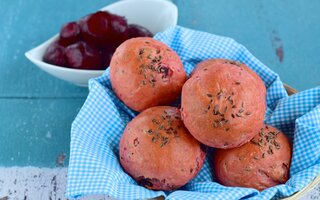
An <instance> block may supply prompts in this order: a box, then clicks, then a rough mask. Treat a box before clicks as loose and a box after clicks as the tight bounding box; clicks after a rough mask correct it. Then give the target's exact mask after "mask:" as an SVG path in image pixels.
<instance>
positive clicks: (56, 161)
mask: <svg viewBox="0 0 320 200" xmlns="http://www.w3.org/2000/svg"><path fill="white" fill-rule="evenodd" d="M112 2H114V1H111V0H103V1H85V0H78V1H72V0H63V1H62V0H47V1H38V0H28V1H25V0H15V1H11V0H1V1H0V13H1V17H0V119H1V120H0V166H2V167H12V166H35V167H49V168H54V167H57V166H59V167H60V166H67V164H68V158H69V142H70V126H71V123H72V121H73V119H74V118H75V116H76V114H77V113H78V111H79V109H80V108H81V106H82V104H83V102H84V101H85V98H86V96H87V94H88V89H87V88H82V87H77V86H74V85H71V84H69V83H66V82H63V81H61V80H58V79H56V78H53V77H51V76H50V75H48V74H46V73H45V72H43V71H40V70H39V69H38V68H37V67H35V66H34V65H33V64H32V63H30V62H29V61H28V60H27V59H26V58H25V57H24V52H26V51H27V50H29V49H31V48H33V47H35V46H37V45H38V44H40V43H42V42H43V41H45V40H46V39H48V38H49V37H51V36H52V35H54V34H55V33H57V32H58V30H59V29H60V27H61V25H62V24H63V23H65V22H67V21H71V20H76V19H78V18H80V17H82V16H84V15H86V14H87V13H90V12H94V11H95V10H97V9H99V8H101V7H103V6H105V5H107V4H109V3H112ZM173 2H174V3H175V4H176V5H177V6H178V9H179V21H178V24H179V25H182V26H185V27H190V28H194V29H199V30H203V31H207V32H210V33H214V34H218V35H224V36H229V37H232V38H234V39H235V40H237V41H238V42H240V43H242V44H243V45H244V46H246V47H247V48H248V49H249V50H250V51H251V52H252V53H253V54H254V55H255V56H256V57H257V58H259V59H260V60H261V61H262V62H263V63H265V64H266V65H267V66H269V67H270V68H271V69H273V70H274V71H275V72H277V73H278V74H279V75H280V77H281V79H282V80H283V81H284V82H285V83H287V84H289V85H291V86H292V87H294V88H296V89H298V90H305V89H308V88H312V87H315V86H318V85H320V78H319V77H320V53H319V52H320V51H319V49H320V37H319V36H320V25H319V21H320V14H319V10H320V1H318V0H309V1H304V0H295V1H292V0H283V1H278V0H268V1H263V0H246V1H243V0H241V1H234V0H189V1H186V0H175V1H173ZM0 179H1V177H0ZM0 181H1V180H0ZM0 183H1V182H0ZM0 186H1V184H0ZM0 189H1V187H0ZM0 194H1V193H0ZM0 198H1V195H0Z"/></svg>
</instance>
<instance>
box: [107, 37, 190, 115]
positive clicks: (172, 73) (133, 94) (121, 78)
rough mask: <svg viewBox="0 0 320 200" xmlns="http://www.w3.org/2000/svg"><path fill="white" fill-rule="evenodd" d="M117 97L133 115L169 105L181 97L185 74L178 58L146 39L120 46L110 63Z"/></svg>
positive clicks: (172, 52)
mask: <svg viewBox="0 0 320 200" xmlns="http://www.w3.org/2000/svg"><path fill="white" fill-rule="evenodd" d="M110 79H111V83H112V88H113V90H114V92H115V93H116V95H117V96H118V97H119V99H121V100H122V101H123V102H124V103H125V104H126V105H127V106H128V107H130V108H131V109H133V110H135V111H143V110H144V109H146V108H150V107H152V106H157V105H169V104H171V103H172V102H173V101H175V100H176V99H177V97H178V96H179V95H180V93H181V89H182V85H183V84H184V82H185V81H186V72H185V70H184V68H183V65H182V63H181V60H180V58H179V56H178V55H177V54H176V53H175V52H174V51H173V50H172V49H170V48H169V47H168V46H167V45H165V44H164V43H162V42H159V41H157V40H155V39H152V38H149V37H140V38H133V39H129V40H127V41H125V42H124V43H122V44H121V45H120V46H119V47H118V48H117V50H116V51H115V53H114V55H113V56H112V59H111V63H110Z"/></svg>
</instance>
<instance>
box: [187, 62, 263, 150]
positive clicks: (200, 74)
mask: <svg viewBox="0 0 320 200" xmlns="http://www.w3.org/2000/svg"><path fill="white" fill-rule="evenodd" d="M265 111H266V88H265V86H264V84H263V82H262V80H261V79H260V78H259V76H258V75H256V74H255V73H254V72H253V71H252V70H251V69H250V68H249V67H247V66H246V65H244V64H240V63H238V62H235V61H230V60H224V59H215V60H207V61H203V62H201V63H200V64H198V66H197V68H196V69H195V70H194V72H193V73H192V75H191V77H190V78H189V79H188V80H187V81H186V83H185V84H184V86H183V89H182V97H181V112H182V119H183V122H184V124H185V126H186V127H187V128H188V130H189V131H190V133H191V134H192V135H193V136H194V137H195V138H196V139H197V140H198V141H200V142H202V143H203V144H206V145H208V146H211V147H215V148H223V149H227V148H234V147H238V146H241V145H243V144H245V143H246V142H248V141H250V140H251V139H252V138H253V137H254V136H255V134H256V133H257V132H258V131H259V130H260V129H261V127H262V126H263V120H264V115H265Z"/></svg>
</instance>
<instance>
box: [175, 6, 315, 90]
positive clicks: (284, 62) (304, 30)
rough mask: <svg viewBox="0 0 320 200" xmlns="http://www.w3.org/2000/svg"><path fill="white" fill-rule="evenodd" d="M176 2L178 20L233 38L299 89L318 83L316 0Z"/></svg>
mask: <svg viewBox="0 0 320 200" xmlns="http://www.w3.org/2000/svg"><path fill="white" fill-rule="evenodd" d="M176 3H177V5H178V7H179V22H178V23H179V24H180V25H182V26H186V27H190V28H194V29H199V30H203V31H207V32H210V33H214V34H218V35H224V36H229V37H231V38H234V39H235V40H236V41H238V42H239V43H241V44H243V45H244V46H245V47H247V48H248V49H249V50H250V51H251V53H253V55H255V56H256V57H257V58H258V59H259V60H261V61H262V62H263V63H264V64H266V65H267V66H268V67H270V68H271V69H273V70H274V71H275V72H277V73H278V74H279V75H280V77H281V79H282V81H283V82H285V83H287V84H288V85H290V86H292V87H294V88H296V89H298V90H299V91H301V90H305V89H308V88H312V87H315V86H319V85H320V56H319V53H318V52H319V51H318V50H319V48H320V37H319V35H320V26H318V23H319V20H320V15H319V12H318V11H319V10H320V1H318V0H310V1H308V2H306V1H304V0H295V1H290V0H283V1H277V0H269V1H263V0H245V1H244V0H239V1H234V0H215V1H212V0H201V1H200V0H190V1H185V0H176Z"/></svg>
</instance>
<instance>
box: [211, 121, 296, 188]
mask: <svg viewBox="0 0 320 200" xmlns="http://www.w3.org/2000/svg"><path fill="white" fill-rule="evenodd" d="M291 154H292V149H291V145H290V142H289V139H288V138H287V137H286V136H285V135H284V134H283V133H282V132H279V131H278V130H277V129H276V128H273V127H271V126H268V125H266V126H265V127H264V128H263V129H261V131H260V132H259V134H257V135H256V136H255V137H254V138H253V139H252V140H251V142H249V143H247V144H245V145H243V146H241V147H237V148H233V149H217V150H216V151H215V152H214V163H213V166H214V172H215V175H216V178H217V179H218V181H219V182H220V183H221V184H223V185H226V186H237V187H251V188H255V189H257V190H260V191H261V190H264V189H266V188H268V187H272V186H275V185H278V184H282V183H285V182H286V181H287V180H288V178H289V166H290V160H291Z"/></svg>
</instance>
